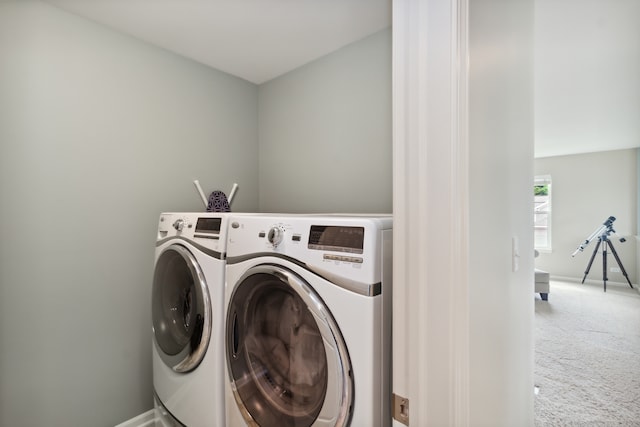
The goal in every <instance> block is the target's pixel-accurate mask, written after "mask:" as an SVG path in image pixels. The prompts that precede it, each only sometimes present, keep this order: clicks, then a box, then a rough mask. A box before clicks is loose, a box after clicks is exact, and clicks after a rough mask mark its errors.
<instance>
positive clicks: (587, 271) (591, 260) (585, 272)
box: [582, 239, 601, 284]
mask: <svg viewBox="0 0 640 427" xmlns="http://www.w3.org/2000/svg"><path fill="white" fill-rule="evenodd" d="M600 242H601V240H600V239H598V243H597V244H596V248H595V249H594V250H593V254H591V258H590V259H589V264H587V269H586V270H585V271H584V277H583V278H582V283H583V284H584V279H586V278H587V274H589V270H591V264H593V259H594V258H595V257H596V254H597V253H598V248H599V247H600Z"/></svg>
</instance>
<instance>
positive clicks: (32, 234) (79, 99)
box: [0, 1, 258, 427]
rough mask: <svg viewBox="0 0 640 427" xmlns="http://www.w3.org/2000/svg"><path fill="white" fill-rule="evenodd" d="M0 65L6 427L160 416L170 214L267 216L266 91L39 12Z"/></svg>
mask: <svg viewBox="0 0 640 427" xmlns="http://www.w3.org/2000/svg"><path fill="white" fill-rule="evenodd" d="M0 70H2V71H1V74H0V150H1V152H0V194H1V196H2V201H1V202H0V425H2V426H12V427H32V426H45V425H46V426H61V427H62V426H113V425H115V424H117V423H118V422H121V421H123V420H125V419H127V418H130V417H132V416H134V415H136V414H138V413H140V412H142V411H144V410H147V409H149V408H150V407H151V405H152V402H151V364H150V354H151V335H150V333H151V323H150V322H151V320H150V317H151V316H150V303H149V301H150V289H151V278H152V274H153V271H152V269H153V248H154V239H155V231H156V227H157V219H158V214H159V213H160V212H161V211H163V210H203V206H202V205H201V202H200V200H199V198H198V196H197V193H196V192H195V190H194V188H193V185H192V180H193V179H196V178H198V179H200V182H201V183H202V184H203V186H204V187H205V191H207V192H208V191H211V190H214V189H222V190H227V191H228V189H229V188H230V187H231V185H232V183H233V182H238V183H239V185H240V189H239V190H238V193H237V198H236V200H235V201H234V208H235V210H246V211H253V210H256V209H257V207H258V188H257V182H258V175H257V172H256V171H257V167H258V159H257V155H258V148H257V141H258V134H257V93H258V90H257V87H256V86H254V85H252V84H249V83H247V82H245V81H243V80H239V79H237V78H234V77H231V76H229V75H225V74H222V73H220V72H216V71H214V70H211V69H209V68H207V67H204V66H201V65H199V64H196V63H193V62H190V61H187V60H184V59H181V58H179V57H177V56H175V55H173V54H170V53H168V52H166V51H163V50H161V49H156V48H152V47H150V46H148V45H146V44H143V43H141V42H138V41H137V40H135V39H132V38H129V37H126V36H123V35H121V34H118V33H115V32H112V31H109V30H107V29H105V28H103V27H100V26H98V25H95V24H93V23H91V22H89V21H86V20H83V19H80V18H77V17H75V16H73V15H70V14H68V13H65V12H62V11H60V10H58V9H56V8H53V7H51V6H49V5H47V4H43V3H40V2H35V1H29V2H24V1H21V2H2V3H0Z"/></svg>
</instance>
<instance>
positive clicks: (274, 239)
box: [267, 227, 284, 247]
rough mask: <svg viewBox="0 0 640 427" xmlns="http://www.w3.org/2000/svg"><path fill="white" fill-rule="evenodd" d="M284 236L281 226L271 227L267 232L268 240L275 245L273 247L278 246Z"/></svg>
mask: <svg viewBox="0 0 640 427" xmlns="http://www.w3.org/2000/svg"><path fill="white" fill-rule="evenodd" d="M283 238H284V231H283V230H282V228H280V227H271V229H269V232H268V233H267V240H268V241H269V243H271V244H272V245H273V247H276V246H278V245H279V244H280V242H282V239H283Z"/></svg>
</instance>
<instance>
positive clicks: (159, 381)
mask: <svg viewBox="0 0 640 427" xmlns="http://www.w3.org/2000/svg"><path fill="white" fill-rule="evenodd" d="M228 218H229V214H224V213H163V214H161V215H160V222H159V225H158V236H157V241H156V251H155V270H154V277H153V290H152V318H153V346H152V347H153V351H152V352H153V356H152V358H153V386H154V392H155V407H156V416H157V417H158V418H159V419H160V421H161V425H163V426H182V425H186V426H189V427H199V426H215V427H217V426H224V425H225V417H224V384H223V378H224V342H223V333H224V283H225V282H224V275H225V257H226V253H225V252H226V242H227V239H226V237H227V221H228Z"/></svg>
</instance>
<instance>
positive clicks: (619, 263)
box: [607, 240, 633, 289]
mask: <svg viewBox="0 0 640 427" xmlns="http://www.w3.org/2000/svg"><path fill="white" fill-rule="evenodd" d="M607 243H609V247H610V248H611V253H612V254H613V257H614V258H615V259H616V262H617V263H618V267H620V271H622V274H623V276H624V278H625V279H627V283H628V284H629V286H630V287H631V289H633V285H632V284H631V280H629V275H628V274H627V271H626V270H625V269H624V266H623V265H622V261H620V257H619V256H618V253H617V252H616V249H615V248H614V247H613V243H612V242H611V240H607Z"/></svg>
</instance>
